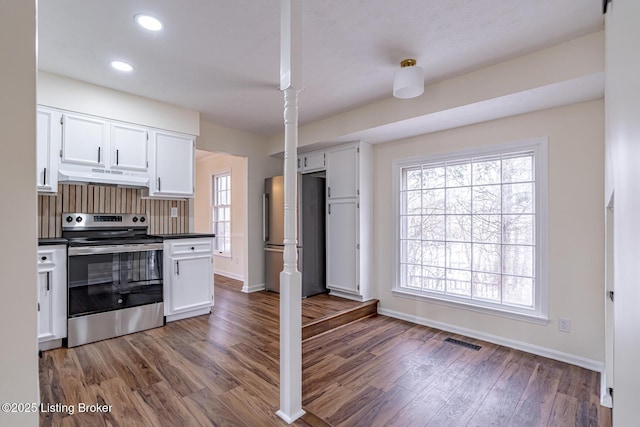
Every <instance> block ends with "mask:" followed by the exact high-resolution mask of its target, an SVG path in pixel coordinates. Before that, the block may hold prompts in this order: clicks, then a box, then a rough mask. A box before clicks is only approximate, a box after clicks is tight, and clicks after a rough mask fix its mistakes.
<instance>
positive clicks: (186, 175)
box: [148, 131, 195, 197]
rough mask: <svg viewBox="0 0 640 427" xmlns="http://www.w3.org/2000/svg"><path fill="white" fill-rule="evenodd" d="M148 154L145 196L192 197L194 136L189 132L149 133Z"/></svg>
mask: <svg viewBox="0 0 640 427" xmlns="http://www.w3.org/2000/svg"><path fill="white" fill-rule="evenodd" d="M150 152H151V156H150V162H149V167H150V178H151V179H150V183H149V194H148V195H149V196H151V197H193V196H194V193H195V188H194V182H195V181H194V176H195V171H194V169H195V168H194V160H195V140H194V138H193V137H192V136H188V135H181V134H177V133H170V132H164V131H156V132H154V134H153V142H152V144H151V150H150Z"/></svg>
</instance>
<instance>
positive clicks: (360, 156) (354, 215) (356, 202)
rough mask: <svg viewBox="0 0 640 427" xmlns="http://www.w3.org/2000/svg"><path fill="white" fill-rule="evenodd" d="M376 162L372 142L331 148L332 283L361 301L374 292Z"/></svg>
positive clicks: (329, 237) (329, 248) (332, 290)
mask: <svg viewBox="0 0 640 427" xmlns="http://www.w3.org/2000/svg"><path fill="white" fill-rule="evenodd" d="M371 166H372V154H371V146H370V145H369V144H366V143H363V142H358V143H352V144H346V145H343V146H338V147H335V148H332V149H331V150H327V178H326V179H327V225H326V229H327V231H326V234H327V288H328V289H329V290H330V293H331V294H332V295H335V296H340V297H343V298H349V299H353V300H357V301H367V300H370V299H372V298H375V295H374V291H373V283H372V279H373V276H372V269H373V221H372V219H373V217H372V209H373V202H372V175H371Z"/></svg>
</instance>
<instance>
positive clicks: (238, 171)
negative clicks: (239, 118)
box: [193, 154, 247, 281]
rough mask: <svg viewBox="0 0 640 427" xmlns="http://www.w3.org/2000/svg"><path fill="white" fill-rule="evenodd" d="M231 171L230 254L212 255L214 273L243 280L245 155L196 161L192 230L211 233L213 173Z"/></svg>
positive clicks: (210, 157)
mask: <svg viewBox="0 0 640 427" xmlns="http://www.w3.org/2000/svg"><path fill="white" fill-rule="evenodd" d="M223 173H230V174H231V257H228V256H221V255H215V261H214V265H215V272H216V273H217V274H221V275H223V276H226V277H231V278H232V279H236V280H243V281H244V277H245V276H244V272H245V265H246V258H245V256H246V252H247V251H246V246H247V244H246V239H247V234H246V230H247V158H246V157H239V156H230V155H228V154H211V155H209V156H207V157H205V158H201V159H199V160H197V161H196V196H195V199H194V212H193V213H194V224H195V228H194V231H195V232H197V233H211V232H213V230H212V223H211V202H212V195H213V178H212V177H213V175H218V174H223Z"/></svg>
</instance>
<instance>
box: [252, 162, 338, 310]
mask: <svg viewBox="0 0 640 427" xmlns="http://www.w3.org/2000/svg"><path fill="white" fill-rule="evenodd" d="M263 197H264V199H263V204H262V206H263V212H262V214H263V240H264V242H265V247H264V255H265V285H266V288H267V290H269V291H273V292H280V272H281V271H282V269H283V261H282V255H283V252H284V243H283V242H284V177H283V176H274V177H271V178H267V179H265V182H264V196H263ZM324 213H325V179H324V178H323V177H319V176H312V175H309V174H304V175H302V174H298V270H299V271H300V272H301V273H302V297H303V298H304V297H308V296H311V295H316V294H319V293H323V292H327V287H326V269H325V256H326V252H325V215H324Z"/></svg>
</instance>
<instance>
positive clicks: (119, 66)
mask: <svg viewBox="0 0 640 427" xmlns="http://www.w3.org/2000/svg"><path fill="white" fill-rule="evenodd" d="M110 64H111V66H112V67H113V68H115V69H116V70H118V71H124V72H126V73H128V72H131V71H133V66H132V65H131V64H128V63H126V62H123V61H111V62H110Z"/></svg>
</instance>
